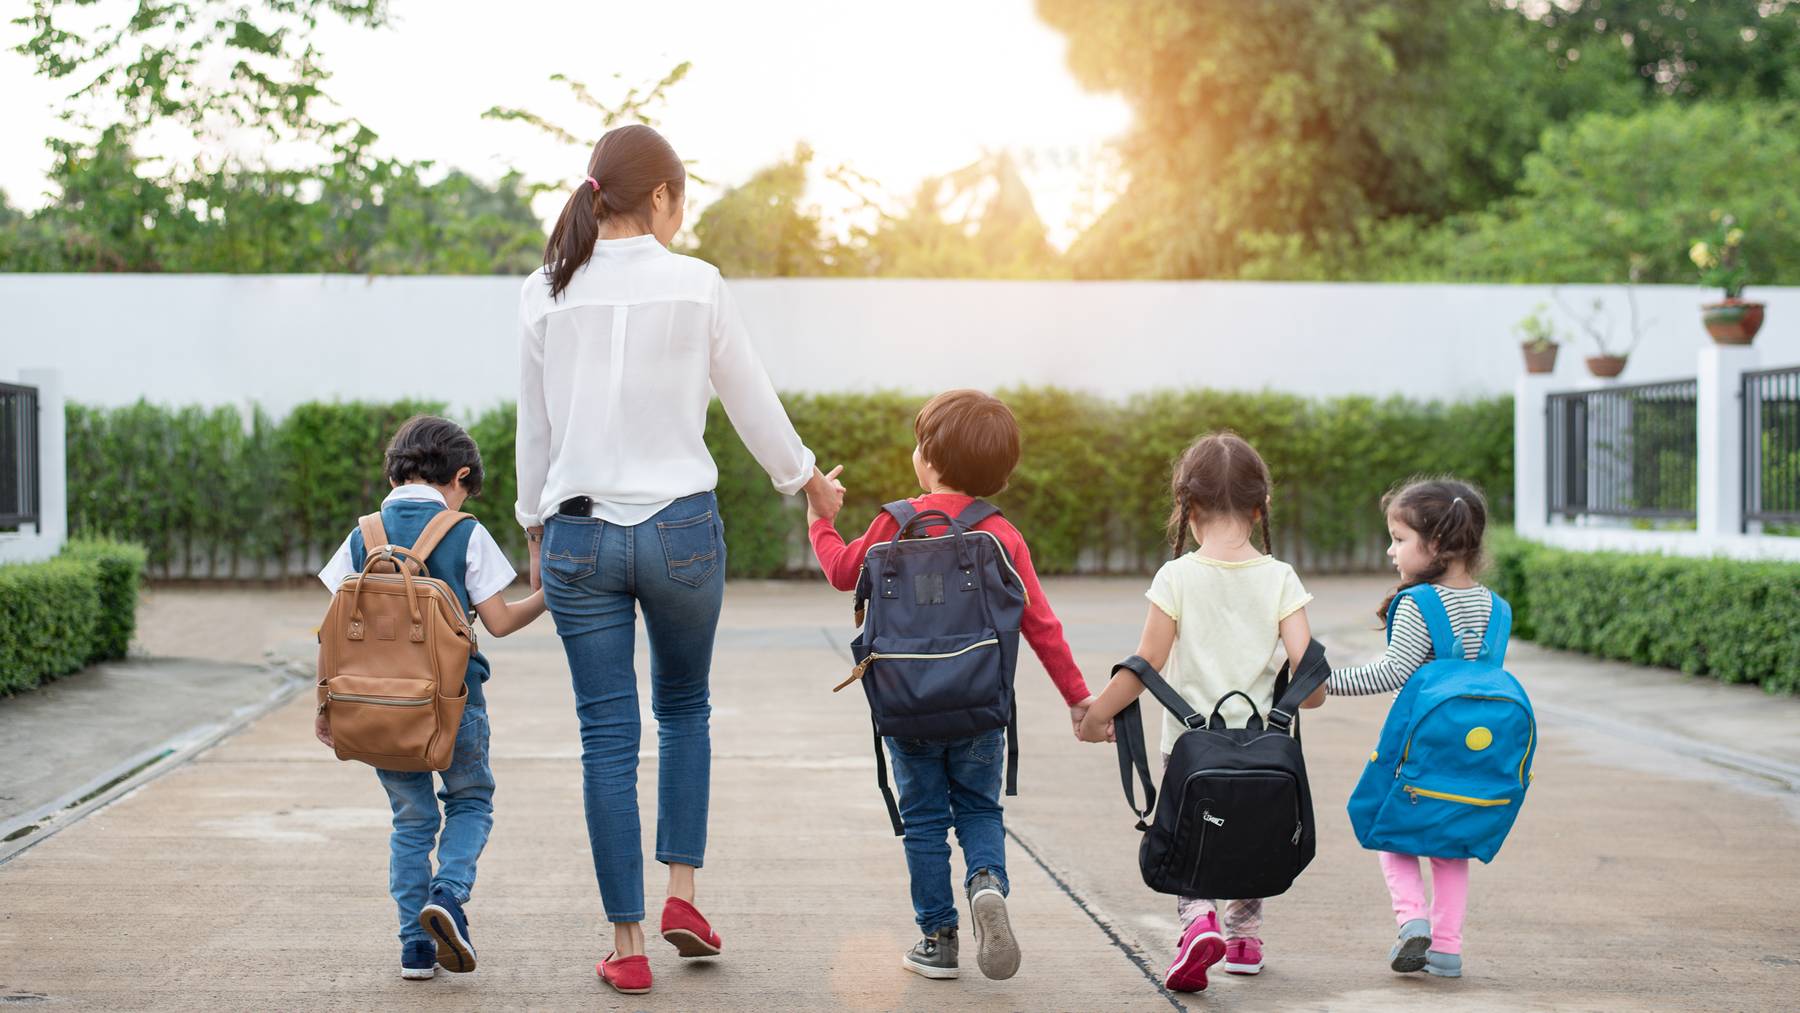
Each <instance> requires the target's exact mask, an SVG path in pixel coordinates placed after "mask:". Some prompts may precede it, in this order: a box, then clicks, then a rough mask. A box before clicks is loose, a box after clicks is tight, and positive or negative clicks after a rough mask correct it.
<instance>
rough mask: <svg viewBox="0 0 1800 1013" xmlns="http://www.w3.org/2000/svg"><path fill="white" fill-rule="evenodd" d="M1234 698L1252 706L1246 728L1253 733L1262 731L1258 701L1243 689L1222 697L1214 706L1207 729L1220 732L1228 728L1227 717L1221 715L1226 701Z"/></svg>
mask: <svg viewBox="0 0 1800 1013" xmlns="http://www.w3.org/2000/svg"><path fill="white" fill-rule="evenodd" d="M1234 696H1241V697H1243V698H1244V702H1245V703H1247V704H1249V705H1250V720H1249V721H1247V722H1245V723H1244V727H1245V728H1248V729H1250V730H1251V731H1253V732H1260V731H1262V727H1263V719H1262V712H1261V711H1259V710H1257V709H1256V701H1255V700H1252V699H1250V694H1248V693H1246V692H1244V691H1243V690H1241V689H1234V690H1232V691H1231V692H1229V693H1227V694H1225V695H1224V696H1222V697H1220V698H1219V701H1218V702H1217V703H1215V704H1213V709H1212V715H1211V716H1210V717H1208V718H1207V719H1206V727H1208V728H1210V729H1213V730H1214V731H1219V730H1222V729H1224V728H1226V727H1228V726H1227V725H1226V724H1225V715H1224V714H1222V713H1220V711H1222V710H1223V709H1224V707H1225V701H1227V700H1229V699H1231V698H1232V697H1234ZM1190 727H1191V726H1190Z"/></svg>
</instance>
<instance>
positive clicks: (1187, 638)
mask: <svg viewBox="0 0 1800 1013" xmlns="http://www.w3.org/2000/svg"><path fill="white" fill-rule="evenodd" d="M1144 597H1146V598H1148V599H1150V601H1151V603H1152V604H1154V605H1155V606H1156V607H1157V608H1159V609H1162V610H1163V612H1165V613H1167V615H1168V616H1169V618H1170V619H1173V620H1175V649H1174V651H1173V652H1171V654H1170V656H1169V664H1168V665H1167V670H1166V671H1164V672H1163V678H1165V679H1167V680H1168V681H1169V685H1171V686H1173V687H1175V691H1176V692H1177V693H1180V694H1181V696H1182V699H1184V700H1186V701H1187V702H1188V704H1189V705H1190V706H1192V707H1193V708H1194V709H1195V710H1197V711H1199V712H1200V714H1201V716H1202V717H1204V716H1206V715H1208V714H1211V713H1212V709H1213V705H1214V704H1215V703H1218V701H1219V698H1220V697H1222V696H1224V695H1225V694H1227V693H1229V692H1231V691H1232V690H1239V691H1241V692H1243V693H1245V694H1248V695H1249V697H1250V698H1251V699H1252V700H1255V701H1256V709H1257V710H1258V711H1259V712H1260V713H1261V714H1262V715H1263V717H1264V718H1265V719H1266V718H1267V717H1268V714H1269V708H1270V707H1271V706H1272V705H1273V704H1274V702H1275V676H1276V673H1278V672H1280V671H1281V663H1282V662H1283V661H1285V660H1287V653H1286V652H1285V651H1284V650H1282V647H1281V631H1280V627H1281V621H1282V620H1283V619H1286V618H1287V617H1288V616H1291V615H1293V614H1294V613H1295V612H1298V611H1300V610H1301V609H1302V608H1305V607H1306V603H1307V602H1309V601H1312V595H1310V594H1307V593H1306V588H1304V587H1302V586H1301V585H1300V577H1299V575H1298V574H1296V573H1294V568H1293V567H1291V566H1289V565H1287V564H1286V563H1284V562H1282V561H1281V560H1279V559H1276V558H1275V557H1273V556H1262V557H1260V558H1257V559H1251V560H1246V561H1244V562H1241V563H1227V562H1224V561H1221V560H1217V559H1208V558H1206V557H1205V556H1202V555H1200V553H1199V552H1198V551H1194V552H1190V553H1188V554H1187V555H1185V556H1182V557H1181V558H1179V559H1172V560H1170V561H1169V562H1167V563H1164V564H1163V567H1162V569H1160V570H1158V571H1156V579H1155V580H1152V581H1151V582H1150V590H1148V591H1146V592H1144ZM1220 715H1221V716H1222V717H1223V718H1224V719H1225V721H1226V723H1227V724H1229V725H1230V726H1231V727H1233V728H1242V727H1244V725H1245V723H1246V722H1248V721H1249V720H1250V705H1249V704H1247V703H1245V702H1244V698H1243V697H1236V696H1234V697H1232V698H1231V699H1230V700H1227V701H1225V705H1224V707H1223V708H1221V710H1220ZM1184 731H1186V729H1185V728H1183V727H1182V725H1181V722H1179V721H1177V720H1175V715H1173V714H1170V713H1168V711H1166V710H1165V711H1163V734H1162V751H1163V752H1165V753H1166V752H1168V751H1169V750H1170V749H1171V748H1173V747H1174V745H1175V740H1176V738H1178V737H1179V736H1180V735H1181V733H1182V732H1184Z"/></svg>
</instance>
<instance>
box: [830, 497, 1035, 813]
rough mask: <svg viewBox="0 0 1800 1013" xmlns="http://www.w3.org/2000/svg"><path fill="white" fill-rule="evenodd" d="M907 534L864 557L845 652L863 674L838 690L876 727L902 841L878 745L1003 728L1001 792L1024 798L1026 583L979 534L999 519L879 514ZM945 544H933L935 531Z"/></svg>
mask: <svg viewBox="0 0 1800 1013" xmlns="http://www.w3.org/2000/svg"><path fill="white" fill-rule="evenodd" d="M882 509H883V510H885V511H887V512H888V513H889V514H891V515H893V518H894V520H895V521H897V522H898V523H899V525H900V530H899V531H898V532H896V533H895V534H894V537H893V538H892V539H890V540H889V541H887V542H884V543H881V544H878V545H875V546H873V547H871V548H870V549H869V554H868V558H867V559H866V560H865V561H864V562H863V570H862V573H861V575H860V576H858V578H857V582H856V622H857V624H858V625H860V626H861V627H862V631H861V632H860V633H858V634H857V635H856V639H855V640H854V641H852V642H851V644H850V652H851V654H852V655H853V656H854V658H855V659H856V667H855V668H854V669H852V670H851V673H850V678H848V679H845V680H844V681H843V682H841V683H839V684H838V685H837V687H836V688H835V689H833V690H832V692H836V691H837V690H840V689H843V688H844V687H845V686H848V685H850V684H851V683H852V682H855V681H857V680H859V679H860V680H861V681H862V687H863V693H864V694H865V695H867V696H868V698H869V716H870V719H871V720H872V722H873V724H874V727H875V771H876V783H877V784H878V785H880V787H881V797H882V798H883V799H884V800H885V801H886V802H887V809H888V819H889V820H891V821H892V822H893V824H894V834H895V835H896V836H898V835H900V834H901V833H903V832H904V827H903V826H902V825H901V822H900V807H899V805H898V804H897V803H896V802H895V801H894V792H893V789H892V788H890V787H888V776H887V755H886V753H884V752H883V750H882V748H881V737H882V736H883V735H897V736H901V737H903V738H910V739H960V738H967V737H968V736H971V735H977V734H980V733H981V732H986V731H992V730H993V729H996V728H1005V729H1007V735H1006V793H1007V794H1008V795H1017V794H1018V793H1019V773H1018V764H1019V744H1018V726H1017V722H1016V720H1015V717H1014V714H1013V669H1014V667H1015V666H1016V665H1017V663H1018V659H1019V620H1020V619H1021V617H1023V616H1024V614H1025V582H1024V581H1023V580H1021V579H1020V577H1019V574H1018V571H1016V570H1014V569H1013V565H1012V560H1011V559H1010V558H1009V557H1008V556H1007V554H1006V550H1005V548H1003V547H1002V546H1001V544H1000V539H998V538H996V537H994V536H993V534H991V533H989V532H986V531H976V530H974V527H975V525H977V524H979V523H981V522H982V521H984V520H986V519H988V518H989V517H992V516H994V515H996V514H998V513H999V512H1000V509H999V508H998V507H996V506H994V505H993V504H991V503H987V502H984V501H982V500H976V501H975V502H973V503H971V504H969V505H968V507H966V508H965V509H964V510H963V511H962V512H961V513H960V514H958V515H957V516H956V517H954V518H952V517H950V516H949V515H948V514H946V513H944V512H943V511H942V510H926V511H924V512H923V513H921V512H919V510H918V509H917V508H915V507H914V506H913V505H912V504H911V503H908V502H906V501H905V500H900V501H898V502H895V503H889V504H888V505H886V506H884V507H882ZM934 527H936V528H947V529H948V530H947V531H945V533H944V534H941V535H936V536H926V532H927V531H928V530H929V529H930V528H934Z"/></svg>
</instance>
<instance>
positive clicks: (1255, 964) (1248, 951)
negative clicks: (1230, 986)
mask: <svg viewBox="0 0 1800 1013" xmlns="http://www.w3.org/2000/svg"><path fill="white" fill-rule="evenodd" d="M1262 968H1263V960H1262V940H1260V939H1258V938H1256V937H1255V936H1244V937H1243V938H1241V939H1228V940H1226V941H1225V970H1226V971H1227V972H1228V973H1230V974H1256V973H1258V972H1260V971H1261V970H1262Z"/></svg>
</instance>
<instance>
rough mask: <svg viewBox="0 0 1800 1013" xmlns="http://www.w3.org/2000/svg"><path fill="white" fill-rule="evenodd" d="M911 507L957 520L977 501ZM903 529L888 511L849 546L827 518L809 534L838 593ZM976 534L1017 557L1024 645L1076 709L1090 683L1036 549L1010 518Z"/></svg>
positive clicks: (937, 498) (932, 497) (922, 502)
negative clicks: (988, 535)
mask: <svg viewBox="0 0 1800 1013" xmlns="http://www.w3.org/2000/svg"><path fill="white" fill-rule="evenodd" d="M910 502H911V503H912V505H913V506H914V507H916V508H918V509H919V510H920V511H921V512H923V511H926V510H942V511H943V512H944V513H946V514H948V515H950V516H951V517H955V516H956V515H957V514H959V513H961V512H962V511H963V510H964V509H965V508H967V507H968V505H969V504H970V503H971V502H973V497H970V496H961V495H956V494H953V493H931V494H929V495H925V496H918V497H914V498H913V499H912V500H911V501H910ZM898 530H900V525H898V524H897V523H895V522H894V518H893V516H892V515H890V514H889V513H888V512H887V511H885V510H883V511H882V512H881V513H880V514H878V515H876V517H875V522H874V523H872V524H870V525H869V530H867V531H865V532H863V535H862V537H861V538H858V539H857V540H855V541H853V542H850V543H848V544H846V543H845V542H844V536H843V535H840V534H838V531H837V528H836V527H835V526H834V525H833V524H832V523H831V522H830V521H828V520H825V519H823V518H821V519H819V520H817V521H814V522H813V526H812V529H811V530H810V531H809V532H808V535H809V536H810V537H811V538H812V547H813V554H814V555H816V556H818V557H819V566H820V567H822V568H823V569H824V570H825V579H827V580H829V581H831V586H832V587H835V588H837V589H838V590H839V591H852V590H855V589H856V577H857V574H858V573H860V572H861V570H862V565H863V559H864V558H865V557H867V556H868V554H869V548H870V547H871V546H874V545H878V544H880V543H882V542H885V541H888V540H889V539H891V538H893V537H894V532H896V531H898ZM929 530H932V531H942V530H943V525H941V524H940V525H937V526H936V527H935V528H932V529H929ZM975 530H976V531H991V532H993V534H994V537H996V538H998V539H1000V544H1001V545H1002V546H1003V547H1004V548H1005V549H1006V554H1007V555H1008V556H1010V557H1012V564H1013V569H1015V570H1017V571H1019V579H1020V580H1022V581H1023V582H1024V584H1025V594H1026V604H1025V615H1024V616H1023V618H1021V619H1020V621H1019V632H1020V633H1022V634H1024V635H1025V642H1026V643H1028V644H1030V645H1031V649H1032V651H1033V652H1034V653H1036V654H1037V656H1038V661H1040V662H1042V663H1043V666H1044V671H1045V672H1047V673H1049V675H1050V681H1052V682H1054V683H1056V689H1057V691H1058V692H1060V693H1061V694H1062V698H1063V701H1064V702H1065V703H1067V704H1068V705H1069V706H1071V707H1073V706H1075V705H1076V704H1078V703H1080V702H1081V701H1083V700H1085V699H1087V697H1088V687H1087V680H1086V679H1085V678H1083V677H1082V675H1081V669H1080V668H1078V667H1076V665H1075V655H1074V654H1072V653H1071V652H1070V651H1069V642H1068V641H1067V640H1066V639H1064V638H1063V628H1062V620H1060V619H1058V618H1056V613H1055V612H1053V611H1051V609H1050V599H1049V598H1047V597H1045V596H1044V589H1043V588H1042V587H1040V586H1039V585H1038V577H1037V570H1036V569H1035V568H1033V567H1032V565H1031V548H1030V546H1028V545H1026V544H1025V536H1024V535H1021V534H1019V529H1018V528H1015V527H1013V526H1012V524H1011V523H1010V522H1009V521H1007V519H1006V518H1005V517H1002V516H1000V515H998V514H996V515H995V516H993V517H989V518H988V519H987V520H985V521H982V522H981V523H980V524H977V525H975Z"/></svg>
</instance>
